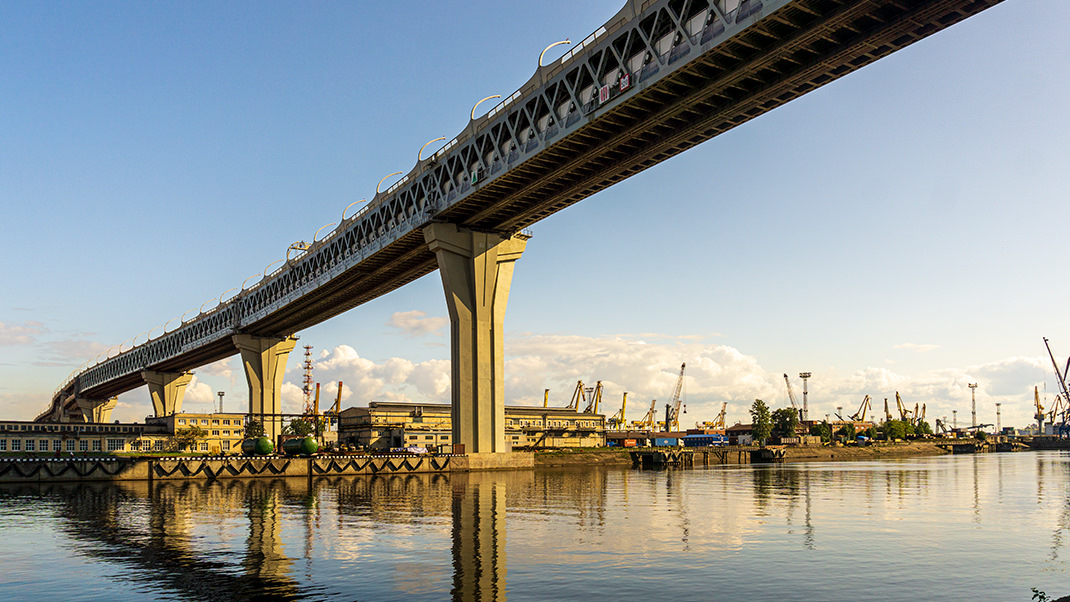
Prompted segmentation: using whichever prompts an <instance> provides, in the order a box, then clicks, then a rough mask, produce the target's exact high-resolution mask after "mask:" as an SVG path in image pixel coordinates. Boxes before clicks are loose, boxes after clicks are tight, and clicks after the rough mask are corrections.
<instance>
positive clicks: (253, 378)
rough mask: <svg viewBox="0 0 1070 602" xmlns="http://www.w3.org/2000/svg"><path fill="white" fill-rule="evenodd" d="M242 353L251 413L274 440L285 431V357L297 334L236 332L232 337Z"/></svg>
mask: <svg viewBox="0 0 1070 602" xmlns="http://www.w3.org/2000/svg"><path fill="white" fill-rule="evenodd" d="M231 339H232V340H233V341H234V345H235V346H236V347H237V348H238V351H240V352H241V359H242V366H244V367H245V380H246V381H247V382H248V383H249V413H250V414H252V415H253V418H254V419H256V420H259V421H260V423H261V424H263V425H264V435H265V436H267V437H269V438H270V439H271V440H272V441H273V442H275V441H277V440H278V436H279V435H280V434H281V433H282V418H281V417H279V416H278V414H280V413H281V408H282V379H283V378H284V377H285V376H286V358H287V357H288V356H289V355H290V352H291V351H293V348H294V346H295V345H297V339H296V338H295V337H286V338H285V339H280V338H274V337H258V336H254V335H250V334H236V335H233V336H232V337H231Z"/></svg>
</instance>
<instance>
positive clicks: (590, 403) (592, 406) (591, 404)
mask: <svg viewBox="0 0 1070 602" xmlns="http://www.w3.org/2000/svg"><path fill="white" fill-rule="evenodd" d="M601 404H602V381H598V382H597V383H595V385H594V392H593V393H591V398H590V399H588V400H587V407H586V408H584V409H583V413H584V414H597V413H598V406H599V405H601Z"/></svg>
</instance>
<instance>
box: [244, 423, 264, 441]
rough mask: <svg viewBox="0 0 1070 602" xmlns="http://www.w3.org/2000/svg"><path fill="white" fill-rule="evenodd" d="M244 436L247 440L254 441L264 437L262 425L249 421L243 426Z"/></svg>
mask: <svg viewBox="0 0 1070 602" xmlns="http://www.w3.org/2000/svg"><path fill="white" fill-rule="evenodd" d="M245 436H246V438H248V439H256V438H257V437H263V436H264V423H262V422H260V421H259V420H250V421H249V424H247V425H245Z"/></svg>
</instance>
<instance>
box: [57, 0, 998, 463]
mask: <svg viewBox="0 0 1070 602" xmlns="http://www.w3.org/2000/svg"><path fill="white" fill-rule="evenodd" d="M1000 1H1001V0H646V1H642V0H630V1H628V2H627V4H626V6H625V7H624V8H623V9H621V10H620V11H619V12H618V13H617V14H616V15H614V16H613V18H611V19H610V20H609V21H607V22H606V23H605V25H603V26H602V27H600V28H598V30H597V31H595V32H594V33H593V34H591V35H590V36H588V37H587V38H586V39H584V40H583V41H581V42H579V43H577V44H573V45H572V47H571V49H570V51H569V52H568V53H567V54H565V55H564V56H563V57H561V58H560V59H558V60H555V61H553V62H552V63H550V64H547V65H542V64H540V66H539V68H538V69H537V71H536V72H535V74H534V75H533V76H532V78H531V79H530V80H529V81H528V82H527V83H525V84H524V85H523V86H522V87H521V88H520V89H519V90H517V91H516V92H515V93H514V94H512V95H510V96H509V97H507V98H505V99H504V100H503V101H501V102H500V103H499V104H498V105H497V106H495V107H493V108H492V109H491V110H490V111H489V112H488V113H486V114H485V115H482V116H480V117H476V116H475V109H473V115H472V120H471V121H470V123H469V125H468V126H467V127H466V128H465V129H464V131H462V132H461V133H460V134H458V135H457V136H456V137H455V138H453V139H452V140H450V141H449V142H447V143H446V144H445V145H444V146H443V147H442V148H441V149H440V150H439V151H437V152H435V153H434V154H432V155H430V156H429V157H426V158H421V159H420V160H419V161H418V162H417V164H416V165H415V167H413V169H412V170H411V171H410V172H409V173H408V174H406V175H404V176H403V177H402V178H401V180H399V181H398V182H397V183H395V184H394V185H392V186H391V187H389V188H388V189H387V190H385V191H383V192H378V191H377V194H376V196H375V197H374V198H373V199H372V200H371V201H370V202H369V203H368V204H367V205H366V206H364V207H363V208H362V209H361V210H360V211H359V212H356V213H355V214H354V215H352V216H346V215H343V219H342V221H341V223H340V224H339V225H338V227H337V228H336V229H335V230H334V231H333V232H331V233H330V234H328V235H327V236H325V237H323V239H322V240H317V241H314V242H313V243H312V244H311V245H310V246H309V247H308V248H307V249H305V250H303V252H301V253H300V254H299V255H298V256H297V257H294V258H293V259H288V260H287V262H286V263H285V264H284V265H282V266H281V267H280V268H279V269H277V270H276V271H274V272H272V273H270V274H265V275H264V277H263V279H262V280H261V281H260V282H258V283H256V284H255V285H253V286H251V287H249V288H247V289H244V290H242V291H241V292H240V293H238V294H237V295H235V296H234V297H232V298H230V299H228V300H226V301H221V302H220V304H219V305H218V306H216V307H215V308H212V309H210V310H208V311H205V312H202V313H200V314H199V315H197V316H194V317H193V318H191V319H189V320H187V321H185V322H183V323H182V324H181V325H179V326H177V327H176V328H174V329H173V330H170V331H167V332H164V333H162V334H161V335H159V336H157V337H155V338H153V339H151V340H148V341H146V342H144V343H141V344H137V345H135V346H133V347H132V348H130V349H123V350H121V353H118V354H116V355H114V356H112V357H108V358H106V359H103V360H102V361H100V362H98V363H95V364H92V365H88V366H87V367H84V368H83V369H80V370H79V371H76V372H75V373H74V374H72V376H71V377H70V378H69V379H68V380H66V381H65V382H64V383H62V384H61V386H60V387H59V389H58V390H57V392H56V393H55V395H54V396H53V398H52V402H51V405H50V407H49V408H48V409H46V410H45V411H44V412H42V413H41V414H40V415H39V416H38V420H41V421H51V420H61V421H63V420H76V421H77V420H89V421H106V420H107V419H108V413H109V412H110V408H111V407H114V399H113V398H114V396H116V395H118V394H120V393H123V392H126V391H130V390H132V389H135V388H138V387H140V386H143V385H145V384H148V385H149V390H150V393H151V395H152V397H153V403H154V406H155V411H156V412H157V414H161V413H162V414H167V413H171V412H174V411H177V409H178V408H180V406H181V399H182V392H183V390H184V388H185V385H186V384H187V383H188V382H189V378H190V375H189V371H190V370H192V369H193V368H196V367H198V366H201V365H204V364H207V363H210V362H213V361H217V360H220V359H224V358H226V357H229V356H231V355H234V354H235V353H239V352H240V353H241V354H242V359H243V365H244V368H245V373H246V376H247V378H248V381H249V388H250V412H251V413H252V414H256V415H262V416H265V417H270V416H272V415H274V414H278V413H279V399H278V397H279V388H280V387H281V384H282V377H283V372H284V370H285V363H286V355H287V354H288V352H289V350H290V349H292V348H293V345H294V339H293V335H294V334H295V333H297V332H299V331H300V330H302V329H304V328H307V327H309V326H312V325H315V324H318V323H320V322H323V321H324V320H327V319H329V318H331V317H333V316H335V315H338V314H340V313H342V312H345V311H347V310H349V309H351V308H353V307H356V306H358V305H361V304H363V303H365V302H367V301H370V300H372V299H374V298H376V297H379V296H381V295H384V294H386V293H388V292H390V291H392V290H394V289H396V288H398V287H400V286H403V285H404V284H406V283H408V282H411V281H413V280H415V279H417V278H419V277H421V276H423V275H425V274H428V273H429V272H432V271H434V270H435V269H440V270H441V271H442V278H443V286H444V288H445V291H446V299H447V304H448V305H449V307H450V317H451V349H452V351H451V353H452V369H453V374H452V379H453V380H452V385H453V386H452V395H453V405H454V410H453V411H454V441H456V442H463V443H465V444H466V445H467V446H468V450H469V451H500V447H501V445H504V418H503V412H504V410H503V408H504V388H503V372H502V355H503V354H502V349H501V347H502V333H501V326H502V323H503V320H504V312H505V305H506V302H507V299H508V292H509V281H510V279H511V275H512V268H513V264H514V263H515V261H516V260H517V259H518V258H519V257H520V255H521V254H522V252H523V250H524V244H525V241H526V238H527V236H526V235H525V234H524V233H523V231H524V229H525V228H526V227H528V226H530V225H532V224H534V223H536V222H538V221H539V220H541V219H543V218H545V217H547V216H549V215H551V214H553V213H555V212H557V211H560V210H562V209H564V208H565V207H568V206H569V205H572V204H573V203H577V202H579V201H581V200H583V199H584V198H587V197H588V196H590V195H592V194H594V193H596V192H598V191H600V190H603V189H605V188H607V187H609V186H612V185H613V184H615V183H617V182H620V181H621V180H624V179H626V178H628V177H630V176H632V175H635V174H637V173H639V172H641V171H643V170H645V169H647V168H649V167H651V166H653V165H656V164H657V163H660V162H661V161H665V160H666V159H668V158H670V157H672V156H674V155H676V154H678V153H681V152H683V151H685V150H687V149H689V148H691V147H693V146H695V145H697V144H700V143H702V142H704V141H706V140H709V139H710V138H713V137H715V136H717V135H718V134H721V133H723V132H725V131H727V130H729V129H731V128H733V127H736V126H738V125H740V124H743V123H745V122H747V121H749V120H751V119H753V118H755V117H758V116H759V115H762V114H763V113H765V112H767V111H770V110H772V109H774V108H776V107H778V106H780V105H782V104H784V103H786V102H789V101H791V100H793V99H795V98H798V97H799V96H802V95H804V94H806V93H807V92H810V91H812V90H815V89H817V88H819V87H821V86H823V85H825V84H828V83H830V82H832V81H834V80H836V79H838V78H840V77H843V76H844V75H847V74H848V73H851V72H853V71H855V70H857V69H859V68H861V67H863V66H865V65H868V64H870V63H872V62H874V61H876V60H878V59H880V58H882V57H885V56H887V55H889V54H891V53H893V52H895V51H896V50H899V49H901V48H904V47H906V46H908V45H910V44H913V43H914V42H917V41H918V40H921V39H923V38H925V37H927V36H929V35H932V34H934V33H936V32H938V31H940V30H942V29H944V28H947V27H949V26H951V25H953V24H955V23H957V22H959V21H961V20H963V19H966V18H968V17H970V16H972V15H974V14H976V13H978V12H980V11H982V10H984V9H986V8H989V7H991V6H994V5H995V4H998V3H999V2H1000ZM540 62H541V59H540ZM266 423H267V426H269V429H268V430H269V433H270V432H276V431H277V430H278V429H279V428H280V425H279V424H278V420H277V419H274V420H272V419H270V418H268V419H267V421H266Z"/></svg>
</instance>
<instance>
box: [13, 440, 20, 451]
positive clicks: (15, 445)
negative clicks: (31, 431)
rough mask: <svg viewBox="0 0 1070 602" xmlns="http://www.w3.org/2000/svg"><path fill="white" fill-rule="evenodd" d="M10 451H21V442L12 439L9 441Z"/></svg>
mask: <svg viewBox="0 0 1070 602" xmlns="http://www.w3.org/2000/svg"><path fill="white" fill-rule="evenodd" d="M11 451H22V440H21V439H12V440H11Z"/></svg>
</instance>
